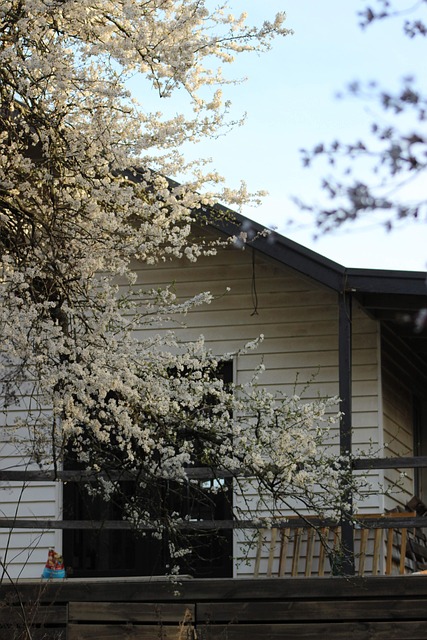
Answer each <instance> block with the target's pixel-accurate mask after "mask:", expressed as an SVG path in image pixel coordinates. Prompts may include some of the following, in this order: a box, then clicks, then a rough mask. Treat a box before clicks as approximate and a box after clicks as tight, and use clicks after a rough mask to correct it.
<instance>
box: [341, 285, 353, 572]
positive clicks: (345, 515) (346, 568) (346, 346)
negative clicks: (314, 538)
mask: <svg viewBox="0 0 427 640" xmlns="http://www.w3.org/2000/svg"><path fill="white" fill-rule="evenodd" d="M338 325H339V330H338V341H339V344H338V354H339V355H338V362H339V396H340V411H341V412H342V416H341V419H340V454H341V455H342V456H344V457H348V456H349V455H350V454H351V451H352V418H351V410H352V406H351V398H352V377H351V347H352V299H351V292H349V291H346V290H345V287H343V291H341V292H340V293H339V323H338ZM348 460H349V463H348V466H347V465H346V464H345V463H344V465H343V471H344V474H343V476H344V477H343V480H342V487H341V489H342V492H343V502H344V503H346V504H347V505H348V507H346V508H344V509H343V510H342V513H341V540H342V558H341V562H340V563H339V565H340V566H339V567H337V573H339V574H341V575H354V534H353V522H352V516H353V496H352V493H351V488H349V486H348V481H346V478H348V474H351V466H350V459H349V458H348Z"/></svg>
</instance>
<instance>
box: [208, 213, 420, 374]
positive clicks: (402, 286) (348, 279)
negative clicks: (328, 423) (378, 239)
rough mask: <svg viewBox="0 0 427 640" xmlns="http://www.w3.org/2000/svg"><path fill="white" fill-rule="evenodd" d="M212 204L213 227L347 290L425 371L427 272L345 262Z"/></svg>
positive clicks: (327, 284)
mask: <svg viewBox="0 0 427 640" xmlns="http://www.w3.org/2000/svg"><path fill="white" fill-rule="evenodd" d="M215 210H216V213H217V214H219V215H210V216H209V213H207V216H208V221H209V224H210V225H211V226H213V227H214V228H215V229H217V230H218V231H221V232H222V233H225V234H227V235H229V236H238V235H239V234H240V233H241V232H243V233H245V234H247V244H248V245H249V246H252V247H253V248H254V249H256V250H257V251H259V252H260V253H262V254H263V255H265V256H268V257H269V258H272V259H274V260H277V261H278V262H279V263H281V264H283V265H284V266H286V267H288V268H291V269H293V270H294V271H296V272H298V273H300V274H302V275H304V276H308V277H309V278H311V279H313V280H314V281H316V282H318V283H319V284H321V285H324V286H325V287H327V288H329V289H331V290H333V291H336V292H337V294H338V293H345V292H347V293H349V294H351V295H352V296H353V297H354V298H355V299H356V300H357V302H358V303H359V305H360V306H361V307H363V309H365V311H366V312H367V313H368V314H369V315H371V316H372V317H374V318H376V319H378V320H380V321H381V323H382V326H383V327H386V328H387V329H388V330H391V331H392V332H393V333H394V334H396V335H397V336H399V338H400V339H402V340H403V341H404V343H405V345H406V346H407V347H409V348H410V349H411V351H413V353H414V354H416V356H417V358H421V360H422V361H423V368H424V367H425V368H426V372H427V319H426V321H425V322H424V323H423V322H422V321H421V320H422V315H420V312H421V311H422V310H426V309H427V272H424V271H397V270H388V269H352V268H347V267H344V266H342V265H340V264H338V263H337V262H334V261H333V260H329V258H326V257H325V256H323V255H321V254H319V253H316V252H315V251H312V250H311V249H308V248H307V247H304V246H302V245H300V244H298V243H297V242H294V241H293V240H290V239H289V238H286V237H285V236H283V235H281V234H279V233H277V232H275V231H272V232H270V233H268V235H265V234H264V233H263V231H264V228H263V227H262V225H260V224H259V223H257V222H254V221H252V220H250V219H249V218H247V217H245V216H243V215H241V214H238V213H234V212H230V210H229V209H227V208H226V207H223V206H221V205H217V206H216V207H215ZM221 214H222V215H221ZM426 257H427V256H426Z"/></svg>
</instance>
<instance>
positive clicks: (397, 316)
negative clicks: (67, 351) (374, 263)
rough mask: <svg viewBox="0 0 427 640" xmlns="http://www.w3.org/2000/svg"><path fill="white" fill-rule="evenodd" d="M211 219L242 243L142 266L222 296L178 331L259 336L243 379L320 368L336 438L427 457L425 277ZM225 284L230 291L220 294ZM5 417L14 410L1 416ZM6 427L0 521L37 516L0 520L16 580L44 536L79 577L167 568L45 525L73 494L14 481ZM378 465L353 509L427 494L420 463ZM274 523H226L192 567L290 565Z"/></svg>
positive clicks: (36, 558) (235, 343)
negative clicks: (348, 263)
mask: <svg viewBox="0 0 427 640" xmlns="http://www.w3.org/2000/svg"><path fill="white" fill-rule="evenodd" d="M212 227H213V228H214V229H215V230H216V231H219V232H220V233H223V234H228V235H231V236H238V234H239V231H240V230H241V229H243V230H244V231H245V233H247V234H248V242H247V243H246V244H245V245H243V246H242V245H239V246H231V245H230V246H229V247H227V248H222V249H220V250H219V251H218V254H217V255H216V256H214V257H202V258H200V259H199V260H198V261H197V262H196V263H191V262H188V261H185V260H182V261H176V262H171V263H164V264H160V265H153V266H149V265H148V266H147V265H145V264H144V265H136V269H137V270H138V277H139V281H140V283H141V284H144V285H156V286H161V285H167V284H170V283H171V282H174V283H175V288H176V292H177V294H178V295H179V296H180V297H189V296H192V295H194V294H196V293H198V292H200V291H210V292H211V293H212V294H214V296H216V298H215V300H214V302H213V303H212V304H210V305H208V306H206V307H198V308H197V309H195V310H194V311H192V312H190V313H189V315H188V316H187V318H186V327H183V328H182V329H179V330H178V331H179V332H181V335H182V337H187V338H189V339H192V338H197V337H198V336H199V335H200V334H203V335H204V336H205V339H206V342H207V344H208V346H209V347H210V348H211V349H212V350H213V351H214V352H217V353H218V354H221V353H224V352H230V351H233V350H237V349H239V347H241V346H242V344H244V343H245V342H247V341H248V340H252V339H255V338H256V337H257V336H259V334H263V335H264V340H263V342H262V343H261V344H260V346H259V348H258V349H257V350H256V351H253V352H250V353H248V354H246V355H241V356H238V357H236V358H235V359H234V361H233V363H232V367H230V369H229V370H228V372H227V375H228V376H230V377H232V379H234V380H235V381H236V382H237V383H239V382H242V381H244V380H246V379H247V377H248V376H249V375H250V374H251V372H252V371H253V369H254V367H256V365H257V364H258V363H259V362H260V361H263V362H264V364H265V367H266V373H265V374H264V376H263V378H262V383H263V384H264V385H266V386H268V387H271V389H282V390H284V391H288V392H291V393H292V392H293V388H294V384H295V380H296V376H298V379H299V380H300V381H302V382H304V381H307V380H310V379H311V378H312V377H313V376H314V378H313V380H314V381H313V382H312V384H311V385H310V387H309V395H311V396H312V397H316V396H317V394H319V393H320V394H322V395H335V394H336V395H339V396H340V397H341V398H342V401H343V410H344V412H345V415H344V416H343V418H342V422H343V424H342V425H341V437H342V443H343V446H344V447H348V446H352V447H353V451H354V452H355V453H357V452H358V451H365V450H371V451H372V450H375V451H376V452H377V454H378V456H379V457H380V458H388V457H399V458H401V457H405V456H422V455H427V335H426V330H425V328H424V327H423V326H422V322H421V321H420V319H421V317H420V315H419V310H420V309H423V308H425V307H427V286H426V274H425V273H419V272H408V271H386V270H374V269H351V268H347V267H343V266H341V265H339V264H336V263H335V262H332V261H331V260H329V259H328V258H326V257H324V256H322V255H319V254H317V253H315V252H313V251H311V250H309V249H306V248H305V247H303V246H300V245H299V244H296V243H295V242H292V241H291V240H289V239H287V238H285V237H283V236H281V235H279V234H277V233H271V234H269V235H263V234H260V235H257V237H256V239H255V240H254V241H253V242H252V241H251V237H252V236H253V235H256V234H257V232H260V231H261V228H260V227H259V226H258V225H256V224H254V223H252V222H250V221H248V220H247V219H245V218H243V217H242V216H239V215H236V216H235V218H234V221H225V222H224V221H218V219H215V221H214V222H213V223H212ZM227 287H229V288H230V291H229V292H228V293H226V294H225V295H224V292H225V289H226V288H227ZM12 413H13V412H12ZM12 419H13V415H11V412H9V413H8V415H7V416H4V420H12ZM7 433H8V431H7V429H4V430H3V434H2V438H1V448H0V456H1V459H0V465H1V469H2V470H3V471H2V472H1V476H0V478H1V483H0V524H1V521H2V520H3V521H5V522H6V521H7V523H9V524H8V527H9V525H10V520H11V519H16V520H17V521H19V520H21V521H22V520H30V521H32V525H31V527H32V528H30V529H29V528H20V527H19V522H17V524H16V526H15V527H14V528H13V529H11V528H8V527H5V525H4V523H3V525H2V527H3V528H2V529H0V548H1V550H0V554H1V555H2V557H3V559H4V560H5V562H6V565H7V569H8V572H9V573H10V575H11V576H13V577H16V576H20V577H22V578H38V577H39V576H40V575H41V572H42V569H43V566H44V563H45V560H46V557H47V550H48V549H49V547H51V546H54V547H55V548H56V549H57V550H58V551H61V550H63V553H64V559H65V564H66V566H70V567H72V569H73V571H74V573H73V575H74V576H81V577H84V576H86V577H96V576H106V575H111V576H119V575H129V574H131V575H144V574H146V575H152V574H156V573H162V571H164V567H161V563H160V565H156V564H155V563H154V564H153V558H154V556H155V555H156V553H155V552H156V550H155V549H154V548H153V547H150V544H152V543H149V542H148V541H147V540H145V542H144V540H143V539H142V540H141V539H139V540H138V542H137V544H136V547H137V549H136V550H135V548H134V547H135V543H133V542H132V541H130V540H129V539H128V538H126V536H129V535H131V534H129V533H124V532H123V531H101V532H99V531H98V532H95V533H94V532H87V531H84V530H76V531H74V532H73V531H69V530H64V531H63V530H62V529H55V528H52V529H50V530H48V529H46V521H56V520H61V519H62V518H63V515H64V513H67V512H69V511H70V509H71V511H72V513H73V517H74V518H75V519H81V518H83V517H85V514H83V513H79V508H80V507H79V506H78V504H77V506H76V504H74V506H73V504H72V503H73V501H75V496H73V492H72V490H71V489H70V484H71V483H70V484H67V485H66V486H65V487H64V486H63V485H62V484H61V483H60V482H50V481H40V480H38V481H31V480H29V481H27V482H26V483H25V484H22V483H20V482H17V481H11V480H10V478H9V476H8V475H7V473H8V471H12V470H14V469H22V460H21V459H20V458H19V457H17V458H16V459H15V458H14V455H16V454H14V449H13V447H11V446H10V443H8V441H7ZM402 464H403V463H402ZM384 466H386V467H387V465H383V468H378V469H375V470H374V471H371V472H370V473H371V476H372V481H373V482H374V484H375V483H377V486H378V492H375V491H373V492H372V493H371V495H370V497H369V499H368V500H367V501H366V502H365V503H363V505H359V506H358V505H355V509H356V510H357V509H358V508H360V511H361V512H363V513H365V514H369V516H370V517H372V516H374V515H381V514H385V513H386V512H387V511H388V510H392V509H396V508H400V509H401V510H407V509H406V503H407V501H408V500H409V499H411V498H412V496H413V495H417V496H419V497H420V498H421V499H424V500H427V469H422V468H418V469H417V468H416V469H415V470H413V469H412V468H404V474H405V475H404V476H403V475H402V468H400V467H398V468H394V469H393V468H384ZM395 466H396V465H395ZM396 482H398V485H399V486H398V488H397V489H396V491H395V492H394V493H392V494H390V495H387V492H386V493H384V490H383V489H384V487H390V486H393V485H395V484H396ZM70 505H71V507H70ZM220 507H221V505H219V510H220ZM73 509H74V510H73ZM86 516H87V514H86ZM222 516H224V517H227V514H222ZM222 516H220V517H222ZM35 520H41V521H43V527H45V528H44V529H43V527H40V528H38V527H37V524H36V523H35V522H34V521H35ZM52 526H53V527H54V525H52ZM273 533H274V535H273V536H272V532H271V531H270V532H268V531H267V532H261V536H260V538H259V539H258V540H257V537H256V535H255V537H254V545H253V547H252V548H250V549H249V548H245V543H244V542H242V534H241V532H239V531H234V532H233V531H232V530H228V531H226V532H224V535H223V541H222V545H223V546H222V547H221V549H220V550H218V549H216V554H215V555H216V557H215V559H214V558H209V557H205V559H204V564H203V567H201V569H200V572H199V575H202V576H206V577H209V576H213V577H224V576H228V577H245V576H253V575H254V574H255V575H265V574H268V575H270V574H274V575H277V574H278V573H281V574H283V573H284V572H285V571H286V573H288V571H290V568H289V566H290V565H289V566H288V567H286V562H288V563H292V561H295V558H293V559H292V558H288V559H284V560H283V558H282V560H283V562H282V568H281V569H280V571H279V569H278V563H280V562H281V559H280V557H279V556H280V554H281V553H284V551H283V535H282V536H280V535H277V543H276V542H275V540H276V532H273ZM262 536H264V538H262ZM272 537H273V538H274V540H273V542H272ZM261 538H262V539H261ZM279 539H280V540H281V543H280V544H279ZM264 543H265V544H264ZM298 544H299V543H298ZM304 544H305V545H306V547H305V551H304V550H302V549H301V550H300V551H299V553H301V557H302V556H303V555H304V554H305V555H308V554H309V553H313V552H312V551H310V550H309V546H310V545H309V542H308V541H306V542H304ZM369 544H371V545H372V542H370V543H369ZM384 544H385V542H384V541H383V545H384ZM213 546H214V542H212V540H210V541H208V542H207V544H206V548H205V551H206V554H207V555H208V556H209V553H210V552H211V551H212V548H213ZM294 547H295V548H294V551H293V552H291V551H290V554H291V555H292V553H293V555H294V556H295V553H296V542H295V544H294ZM6 548H7V553H6V552H5V551H4V550H5V549H6ZM362 551H363V553H364V552H365V550H364V549H363V550H362ZM371 552H372V550H371ZM111 553H113V555H114V556H115V560H114V559H113V560H111V558H110V557H109V554H111ZM314 553H315V555H316V554H317V555H319V554H321V551H320V550H317V551H315V552H314ZM5 554H6V555H5ZM218 558H219V559H218ZM242 559H244V561H242ZM381 562H383V563H384V562H385V560H384V559H382V558H380V560H379V565H378V567H377V568H376V569H375V571H374V572H377V571H378V572H381V570H382V569H381ZM283 563H284V564H283ZM300 564H301V563H300ZM297 565H298V562H297ZM297 565H296V566H295V568H294V573H295V572H298V571H299V572H301V571H307V568H305V569H304V566H305V565H301V566H303V568H302V569H301V567H299V568H298V566H297ZM313 566H314V565H313ZM383 569H384V567H383ZM325 570H327V569H325ZM366 570H367V571H369V569H366ZM310 571H311V568H310ZM322 571H323V569H322ZM319 572H320V570H319Z"/></svg>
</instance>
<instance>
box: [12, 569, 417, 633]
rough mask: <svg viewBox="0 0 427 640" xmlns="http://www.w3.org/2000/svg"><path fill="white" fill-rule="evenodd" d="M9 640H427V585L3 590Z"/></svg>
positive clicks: (338, 582)
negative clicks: (325, 639) (131, 639)
mask: <svg viewBox="0 0 427 640" xmlns="http://www.w3.org/2000/svg"><path fill="white" fill-rule="evenodd" d="M0 598H1V602H2V603H3V604H2V606H1V607H0V638H1V640H3V639H4V640H21V639H22V640H24V638H25V639H26V640H30V638H31V639H34V640H54V639H56V640H86V639H87V640H89V639H90V640H113V639H114V640H122V639H123V640H124V639H129V638H133V639H135V640H172V639H174V640H261V639H262V640H268V639H277V640H278V639H279V638H280V639H281V640H303V639H304V640H309V639H313V640H314V639H315V638H316V639H318V638H319V637H320V638H321V637H324V638H327V639H328V640H338V639H340V640H347V639H348V638H351V640H427V577H424V576H396V577H376V578H361V577H355V578H316V579H310V580H307V579H304V578H294V579H286V578H285V579H277V580H262V579H258V580H254V579H241V580H233V579H227V580H225V579H218V580H192V579H185V578H184V579H182V580H181V581H180V582H178V583H171V582H170V581H167V580H165V579H162V580H152V581H148V580H143V579H140V578H138V579H127V580H65V581H61V582H59V581H58V582H57V583H55V582H50V583H45V584H34V583H24V582H23V583H18V585H14V586H13V585H7V584H3V585H1V586H0Z"/></svg>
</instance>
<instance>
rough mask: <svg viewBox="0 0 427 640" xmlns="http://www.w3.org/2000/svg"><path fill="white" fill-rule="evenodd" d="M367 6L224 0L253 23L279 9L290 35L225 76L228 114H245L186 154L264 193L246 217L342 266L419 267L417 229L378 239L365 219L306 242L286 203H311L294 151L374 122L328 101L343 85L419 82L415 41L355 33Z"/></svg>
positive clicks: (355, 107)
mask: <svg viewBox="0 0 427 640" xmlns="http://www.w3.org/2000/svg"><path fill="white" fill-rule="evenodd" d="M367 3H369V2H368V0H366V1H365V0H322V1H320V0H280V1H279V0H266V1H264V2H260V1H259V0H231V5H232V6H233V7H235V10H236V13H237V12H238V11H242V10H246V11H248V13H249V19H252V20H253V21H254V22H255V21H259V20H262V19H263V18H265V17H269V16H271V15H272V14H274V13H276V12H277V11H281V10H285V11H286V14H287V26H288V27H289V28H292V29H294V31H295V33H294V35H293V36H288V37H286V38H284V39H282V40H277V41H275V42H274V43H273V48H272V50H271V51H270V52H269V53H267V54H264V55H262V56H250V57H243V58H242V59H241V60H240V61H239V62H238V63H237V65H235V68H234V74H236V75H241V76H247V77H248V80H247V82H246V83H244V84H242V85H238V86H237V87H235V88H232V89H230V91H229V94H230V97H231V99H232V102H233V112H232V113H233V115H236V117H237V116H239V115H240V114H241V113H243V112H245V111H246V112H247V122H246V124H245V126H244V127H242V128H240V129H237V130H235V131H232V132H231V133H230V134H228V135H227V136H226V137H221V138H219V139H218V140H216V141H212V142H207V143H203V145H201V144H200V145H197V146H196V148H195V149H194V156H200V155H203V156H209V157H212V158H213V164H214V166H215V168H217V169H218V170H219V172H220V173H222V174H223V175H224V176H225V177H226V179H227V182H228V183H229V185H230V186H235V185H237V184H238V181H239V179H244V180H245V181H246V182H247V184H248V186H249V188H250V189H253V190H257V189H267V190H268V191H269V196H267V197H266V198H265V200H264V203H263V205H262V206H261V207H259V208H256V209H246V210H245V213H246V214H247V215H249V216H250V217H252V218H254V219H256V220H257V221H259V222H261V223H262V224H265V225H266V226H272V225H274V226H276V227H277V228H278V230H279V231H280V232H281V233H283V234H285V235H288V236H289V237H291V238H292V239H294V240H296V241H297V242H300V243H301V244H304V245H305V246H309V247H310V248H312V249H314V250H315V251H319V252H320V253H323V254H324V255H326V256H328V257H329V258H331V259H333V260H336V261H337V262H339V263H341V264H344V265H345V266H348V267H369V268H387V269H412V270H425V268H426V266H427V242H426V241H427V225H426V224H415V225H405V226H404V227H402V228H400V229H396V230H395V231H393V232H391V233H387V232H385V231H384V229H383V228H382V227H381V225H380V224H378V223H377V222H375V221H373V220H366V221H365V222H364V223H363V224H361V225H358V226H355V225H349V226H347V227H346V228H345V229H342V230H339V231H336V232H334V233H332V234H327V235H325V236H322V237H321V238H320V239H318V240H317V241H315V240H313V235H314V233H315V227H314V224H313V221H312V220H311V219H310V218H307V217H306V216H302V214H301V212H300V211H299V210H298V209H297V208H296V207H295V205H294V204H293V202H292V196H296V197H299V198H302V199H305V200H306V201H307V202H314V201H316V200H318V199H319V198H320V197H321V192H320V189H319V185H320V179H321V176H322V168H321V166H320V165H319V166H316V167H315V168H314V169H309V170H307V169H303V168H302V166H301V158H300V152H299V150H300V149H301V148H302V147H307V148H311V147H313V146H314V145H315V144H317V143H318V142H328V141H332V140H334V139H336V138H340V139H342V140H344V141H348V142H351V141H354V140H356V139H358V138H359V137H366V133H367V132H368V130H369V123H370V122H371V121H372V119H373V117H374V116H375V115H376V114H377V115H378V114H380V115H381V117H383V116H382V114H381V111H380V110H379V108H377V107H375V106H374V105H368V104H364V103H363V102H361V101H359V100H356V99H344V100H338V99H337V98H336V94H337V93H338V92H339V91H342V90H343V89H345V87H346V86H347V85H348V83H349V82H351V81H353V80H356V79H360V80H371V79H377V80H380V81H381V82H382V83H384V84H385V86H387V87H390V88H393V87H397V86H398V80H399V79H400V78H401V77H403V76H405V75H408V74H411V75H416V76H417V77H420V78H421V79H422V80H423V81H424V86H425V84H426V82H425V79H424V78H422V74H423V73H425V59H426V56H425V49H424V50H423V47H425V42H423V41H422V40H421V41H420V40H408V39H407V38H405V37H404V36H403V35H402V32H401V23H400V22H398V21H384V22H383V23H381V24H379V23H378V24H375V25H372V27H371V28H370V29H368V30H366V31H362V30H361V29H360V28H359V26H358V19H357V15H356V14H357V11H358V10H360V9H361V8H363V7H364V6H365V5H366V4H367ZM374 3H375V0H371V1H370V4H372V5H373V4H374ZM401 4H402V3H401ZM407 4H408V3H407ZM425 12H426V13H427V10H425ZM426 17H427V16H426ZM228 72H229V73H231V72H232V69H231V68H230V70H229V71H228ZM191 153H192V154H193V151H192V152H191ZM424 189H425V187H424ZM424 197H425V195H424ZM290 218H291V219H292V220H293V223H292V224H289V223H288V220H289V219H290Z"/></svg>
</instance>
